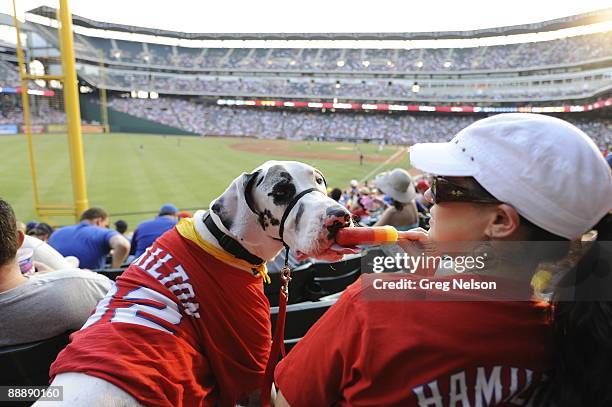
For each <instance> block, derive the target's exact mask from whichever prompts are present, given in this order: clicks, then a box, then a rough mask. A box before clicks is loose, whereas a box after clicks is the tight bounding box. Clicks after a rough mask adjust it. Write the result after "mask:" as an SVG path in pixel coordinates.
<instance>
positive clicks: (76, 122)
mask: <svg viewBox="0 0 612 407" xmlns="http://www.w3.org/2000/svg"><path fill="white" fill-rule="evenodd" d="M59 5H60V8H59V21H60V39H61V52H62V65H63V69H64V106H65V109H66V121H67V122H68V146H69V150H70V170H71V174H72V193H73V195H74V212H75V213H74V216H75V219H76V220H77V221H78V220H79V217H80V215H81V213H83V211H85V210H86V209H87V208H88V207H89V201H88V199H87V185H86V182H85V159H84V157H83V137H82V134H81V110H80V106H79V90H78V83H77V74H76V67H75V63H74V45H73V38H72V18H71V16H70V10H69V9H68V0H59Z"/></svg>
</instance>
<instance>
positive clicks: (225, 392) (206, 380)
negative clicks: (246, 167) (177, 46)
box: [37, 161, 351, 407]
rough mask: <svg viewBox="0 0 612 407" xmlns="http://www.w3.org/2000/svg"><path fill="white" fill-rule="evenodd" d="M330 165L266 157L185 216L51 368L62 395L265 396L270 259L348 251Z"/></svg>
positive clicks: (76, 402) (132, 400) (217, 400)
mask: <svg viewBox="0 0 612 407" xmlns="http://www.w3.org/2000/svg"><path fill="white" fill-rule="evenodd" d="M326 192H327V191H326V182H325V179H324V177H323V174H321V172H319V171H318V170H316V169H315V168H313V167H311V166H309V165H306V164H303V163H299V162H294V161H268V162H266V163H264V164H263V165H261V166H260V167H258V168H256V169H255V170H254V171H253V172H251V173H243V174H242V175H240V176H239V177H238V178H236V179H235V180H234V181H233V182H232V183H231V185H230V186H229V187H228V188H227V189H226V190H225V192H224V193H223V194H222V195H221V196H219V197H218V198H217V199H215V200H214V201H213V202H212V203H211V205H210V210H209V211H198V212H196V213H195V215H194V217H193V218H192V220H187V221H183V222H182V223H179V225H177V227H176V228H175V229H172V230H171V231H169V232H167V233H166V234H164V235H163V236H162V237H160V238H159V239H158V240H157V241H156V242H155V243H154V244H153V245H152V246H151V247H150V248H149V249H148V250H147V252H145V253H144V254H143V255H142V256H141V257H140V258H139V259H137V260H135V261H134V262H133V263H132V265H130V267H129V268H128V269H127V270H126V271H125V272H124V273H123V275H122V276H121V277H119V278H118V279H117V281H116V283H115V285H114V286H113V287H112V288H111V290H110V291H109V293H108V294H107V296H106V297H105V298H104V299H103V300H101V301H100V303H99V304H98V306H97V308H96V310H95V312H94V313H93V314H92V315H91V317H90V318H89V320H88V321H87V322H86V323H85V325H84V326H83V328H82V329H81V330H80V331H78V332H76V333H75V334H73V335H72V336H71V343H70V345H69V346H68V347H67V348H66V349H65V350H64V351H62V353H60V355H59V356H58V358H57V360H56V361H55V363H54V364H53V366H52V367H51V375H52V377H53V382H52V385H53V386H63V403H58V402H41V401H39V402H38V403H37V405H45V404H47V403H49V405H51V403H52V405H53V406H58V405H65V406H77V407H78V406H88V407H89V406H117V405H121V406H132V405H175V406H177V405H184V406H191V405H234V404H235V403H238V402H241V401H244V400H245V398H247V399H248V398H249V397H251V400H252V397H253V396H254V395H255V396H256V395H257V393H258V391H259V389H260V387H261V384H262V380H263V373H264V370H265V365H266V362H267V358H268V354H269V351H270V341H271V334H270V321H269V303H268V301H267V299H266V298H265V296H264V295H263V289H262V286H263V284H262V276H263V278H265V277H266V276H265V272H263V271H262V270H264V269H263V267H262V264H261V263H262V262H264V261H266V260H270V259H273V258H274V257H275V256H277V255H278V254H279V252H280V251H281V250H282V249H283V247H287V246H288V247H290V248H291V249H292V250H294V251H295V253H296V256H297V257H298V258H306V257H313V258H318V259H324V260H328V261H336V260H340V259H341V258H342V256H343V254H344V253H347V252H349V250H350V249H343V248H340V247H338V246H336V245H334V234H335V232H336V231H337V230H338V229H339V228H341V227H345V226H349V225H350V223H351V218H350V215H349V212H348V211H347V210H346V209H345V208H344V207H342V206H341V205H339V204H338V203H337V202H335V201H334V200H332V199H330V198H328V197H327V194H326Z"/></svg>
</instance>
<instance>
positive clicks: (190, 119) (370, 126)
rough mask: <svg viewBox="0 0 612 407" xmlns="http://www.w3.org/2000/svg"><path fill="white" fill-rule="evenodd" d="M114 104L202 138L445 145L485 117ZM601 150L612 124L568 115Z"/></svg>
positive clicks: (171, 102)
mask: <svg viewBox="0 0 612 407" xmlns="http://www.w3.org/2000/svg"><path fill="white" fill-rule="evenodd" d="M109 106H110V107H111V108H113V109H116V110H119V111H121V112H124V113H128V114H132V115H135V116H138V117H141V118H146V119H148V120H152V121H156V122H159V123H162V124H166V125H169V126H173V127H177V128H180V129H183V130H186V131H190V132H193V133H196V134H201V135H215V136H250V137H260V138H282V139H290V140H303V139H324V140H369V141H376V140H378V141H384V142H386V143H391V144H405V145H411V144H414V143H417V142H423V141H431V142H436V141H446V140H448V139H449V138H450V136H451V135H452V134H455V133H456V132H458V131H459V130H461V129H462V128H464V127H466V126H468V125H469V124H471V123H472V122H474V121H476V120H478V119H480V118H482V116H479V115H458V114H452V115H451V114H448V115H440V114H420V115H410V114H405V113H399V114H398V113H393V114H388V113H350V112H341V113H338V112H335V113H332V112H325V113H322V112H318V111H317V112H295V111H288V110H284V111H281V110H267V109H266V110H264V109H261V108H232V107H220V106H215V105H205V104H199V103H194V102H190V101H187V100H183V99H173V98H159V99H135V98H114V99H111V100H110V101H109ZM563 118H564V119H565V120H568V121H570V122H572V123H574V124H575V125H576V126H578V127H579V128H581V129H582V130H584V131H585V132H586V133H587V134H588V135H589V136H590V137H592V138H593V139H594V140H595V141H596V142H597V143H598V144H599V145H600V146H602V149H603V148H604V147H605V146H606V145H609V144H610V145H612V120H611V119H604V118H597V119H595V118H588V119H587V118H575V117H572V116H568V115H565V116H563Z"/></svg>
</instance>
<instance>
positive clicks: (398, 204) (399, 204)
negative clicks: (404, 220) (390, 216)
mask: <svg viewBox="0 0 612 407" xmlns="http://www.w3.org/2000/svg"><path fill="white" fill-rule="evenodd" d="M391 205H393V207H394V208H395V209H396V210H398V211H401V210H402V209H404V205H405V204H404V203H402V202H398V201H396V200H395V199H391Z"/></svg>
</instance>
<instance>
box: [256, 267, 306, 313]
mask: <svg viewBox="0 0 612 407" xmlns="http://www.w3.org/2000/svg"><path fill="white" fill-rule="evenodd" d="M311 266H312V263H310V262H308V263H304V264H301V265H299V266H297V267H295V268H293V269H292V270H291V283H289V304H295V303H298V302H302V301H305V300H308V299H310V298H307V295H306V287H307V286H308V285H309V284H310V283H311V282H312V280H313V274H312V270H311ZM279 274H280V273H278V272H276V273H274V272H272V273H270V284H266V283H264V293H265V294H266V297H268V301H270V306H272V307H277V306H278V291H279V290H280V276H279Z"/></svg>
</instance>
